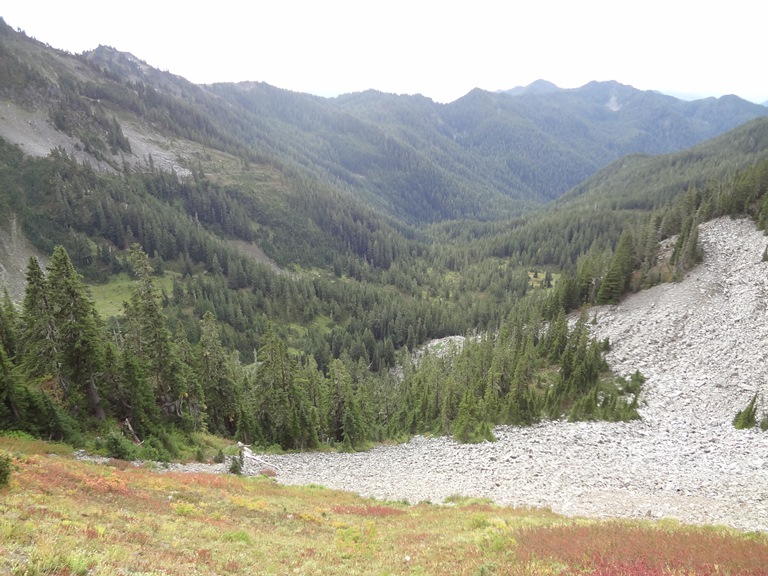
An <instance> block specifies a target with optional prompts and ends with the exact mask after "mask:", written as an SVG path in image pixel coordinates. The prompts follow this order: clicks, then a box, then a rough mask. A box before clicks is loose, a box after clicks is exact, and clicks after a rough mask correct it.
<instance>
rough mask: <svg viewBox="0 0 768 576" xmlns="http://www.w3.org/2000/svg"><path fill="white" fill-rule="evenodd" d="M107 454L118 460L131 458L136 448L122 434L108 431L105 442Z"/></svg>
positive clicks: (134, 454) (133, 456)
mask: <svg viewBox="0 0 768 576" xmlns="http://www.w3.org/2000/svg"><path fill="white" fill-rule="evenodd" d="M105 448H106V450H107V456H109V457H110V458H117V459H118V460H133V459H134V458H135V456H136V448H135V447H134V445H133V444H131V442H130V441H129V440H128V439H126V438H125V437H124V436H123V435H122V434H118V433H116V432H110V433H109V436H107V439H106V442H105Z"/></svg>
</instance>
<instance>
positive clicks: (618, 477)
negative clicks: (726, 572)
mask: <svg viewBox="0 0 768 576" xmlns="http://www.w3.org/2000/svg"><path fill="white" fill-rule="evenodd" d="M700 241H701V244H702V247H703V249H704V253H705V261H704V263H703V264H702V265H700V266H699V267H697V268H696V269H695V270H694V271H692V272H691V273H690V274H689V275H688V276H687V277H686V278H685V279H684V280H683V281H682V282H679V283H676V284H666V285H662V286H657V287H655V288H653V289H651V290H647V291H644V292H641V293H639V294H635V295H632V296H629V297H627V298H626V299H625V300H624V301H623V302H622V303H621V304H619V305H616V306H606V307H598V308H594V309H593V311H592V312H593V313H594V314H595V315H596V319H597V323H596V325H594V326H593V327H592V329H593V331H594V334H595V336H597V337H598V338H600V339H602V338H605V337H608V338H609V339H610V342H611V345H612V347H611V351H610V353H609V354H608V361H609V364H610V365H611V366H612V368H613V369H614V370H615V371H617V372H619V373H623V374H630V373H632V372H634V371H635V370H636V369H639V370H640V371H641V372H642V373H643V374H644V375H645V376H646V377H647V378H648V380H647V382H646V385H645V393H644V402H645V403H644V405H643V407H642V409H641V415H642V420H641V421H637V422H632V423H628V424H626V423H619V424H611V423H605V422H596V423H576V424H570V423H566V422H547V423H543V424H540V425H537V426H534V427H531V428H514V427H499V428H497V429H496V430H495V433H496V436H497V438H498V442H495V443H484V444H479V445H460V444H457V443H456V442H454V441H453V440H452V439H450V438H433V439H427V438H421V437H417V438H414V439H413V440H412V441H410V442H409V443H407V444H400V445H394V446H381V447H377V448H375V449H373V450H371V451H369V452H364V453H354V454H328V453H303V454H289V455H281V456H275V455H258V458H259V466H260V467H261V468H266V467H269V466H272V467H273V468H274V470H276V471H277V472H278V474H277V479H278V481H280V482H284V483H286V484H309V483H315V484H322V485H325V486H329V487H333V488H339V489H344V490H352V491H355V492H359V493H361V494H364V495H369V496H373V497H376V498H381V499H387V500H408V501H410V502H419V501H422V500H429V501H432V502H440V501H442V500H443V499H444V498H445V497H447V496H449V495H457V494H459V495H467V496H477V497H487V498H491V499H493V500H495V501H497V502H499V503H502V504H510V505H514V506H529V507H548V508H551V509H553V510H554V511H557V512H562V513H565V514H574V515H588V516H601V517H616V516H624V517H646V516H650V517H654V518H658V517H674V518H678V519H680V520H681V521H683V522H689V523H712V524H727V525H731V526H735V527H738V528H742V529H747V530H768V433H763V432H760V431H759V430H736V429H734V428H733V426H732V425H731V421H732V419H733V417H734V415H735V414H736V411H737V410H739V409H741V408H743V407H744V406H745V405H746V404H747V402H748V401H749V399H750V398H751V397H752V395H753V394H754V393H755V392H758V393H761V394H763V395H764V397H765V392H766V389H767V388H768V384H767V383H766V378H768V373H767V371H766V367H767V366H768V364H767V363H766V354H768V322H766V320H767V318H766V305H767V304H768V263H764V262H761V256H762V253H763V250H764V249H765V246H766V244H768V239H766V238H765V236H764V235H763V234H762V233H761V232H760V231H758V230H756V229H755V226H754V225H753V224H752V223H751V222H749V221H745V220H730V219H719V220H716V221H712V222H709V223H707V224H704V225H702V227H701V229H700ZM766 400H768V398H766Z"/></svg>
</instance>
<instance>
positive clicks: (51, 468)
mask: <svg viewBox="0 0 768 576" xmlns="http://www.w3.org/2000/svg"><path fill="white" fill-rule="evenodd" d="M46 448H47V447H46V446H45V445H44V444H42V443H39V442H32V441H25V440H19V439H13V440H9V439H5V438H2V437H0V453H2V452H3V451H4V452H5V453H10V454H12V455H13V460H14V466H15V470H14V471H13V472H12V474H11V480H10V484H9V485H8V486H7V487H5V488H2V489H0V518H2V522H0V574H12V575H22V574H29V575H35V574H51V575H53V574H59V575H64V574H68V575H70V574H82V575H89V576H97V575H103V574H110V575H111V574H136V575H138V574H145V575H146V574H169V575H192V574H206V575H208V574H343V575H353V574H381V575H383V574H468V575H473V574H521V575H522V574H530V575H532V574H606V575H607V574H628V575H645V574H677V575H683V574H686V575H688V574H755V575H757V574H766V568H765V567H766V566H768V540H767V539H766V537H765V536H764V535H758V534H744V533H739V532H736V531H732V530H728V529H725V528H717V529H715V528H692V527H685V526H681V525H679V524H678V523H676V522H660V523H655V524H653V523H649V522H637V521H610V522H601V521H596V520H587V519H570V518H564V517H561V516H558V515H556V514H553V513H551V512H548V511H545V510H520V509H511V508H505V507H499V506H495V505H493V504H492V503H490V502H488V501H486V500H472V499H467V498H461V497H454V498H451V499H450V501H451V503H450V505H432V504H426V503H423V504H419V505H415V506H409V505H408V504H406V503H392V502H379V501H374V500H369V499H365V498H362V497H359V496H355V495H353V494H349V493H344V492H338V491H333V490H328V489H324V488H321V487H318V486H307V487H287V486H282V485H280V484H278V483H277V482H275V481H274V480H272V479H270V478H267V477H256V478H241V477H235V476H231V475H218V476H217V475H210V474H202V473H195V474H183V473H172V472H170V473H169V472H166V473H163V472H155V471H152V470H150V469H149V468H146V467H135V466H133V465H131V464H129V463H126V462H121V461H112V462H111V463H110V464H109V465H101V464H95V463H90V462H81V461H77V460H74V459H72V458H70V457H67V456H66V455H63V454H62V450H61V449H60V448H57V449H55V450H53V451H54V452H55V453H56V455H49V454H48V450H47V449H46Z"/></svg>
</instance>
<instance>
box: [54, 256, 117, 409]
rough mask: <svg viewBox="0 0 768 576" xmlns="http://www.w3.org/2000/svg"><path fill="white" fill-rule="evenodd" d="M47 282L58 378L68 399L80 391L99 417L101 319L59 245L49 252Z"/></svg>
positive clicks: (101, 362) (100, 406) (80, 279)
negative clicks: (98, 381) (54, 330)
mask: <svg viewBox="0 0 768 576" xmlns="http://www.w3.org/2000/svg"><path fill="white" fill-rule="evenodd" d="M47 284H48V293H49V295H50V296H49V302H50V306H51V311H52V314H53V322H54V325H55V329H56V339H57V340H58V358H57V363H58V365H59V370H60V371H59V379H60V381H61V382H62V386H64V388H65V389H66V390H67V393H68V395H69V396H70V397H71V401H75V400H76V398H77V397H78V396H81V395H82V396H83V397H84V398H85V399H86V400H87V403H88V407H89V411H90V413H91V415H93V416H95V417H96V418H98V419H99V420H103V419H104V418H105V413H104V408H103V406H102V404H101V398H100V396H99V391H98V387H97V383H96V380H97V378H98V377H99V374H100V372H101V370H102V368H103V360H104V358H103V348H102V342H103V334H102V332H101V322H100V319H99V316H98V314H97V312H96V308H95V306H94V304H93V301H92V300H91V299H90V296H89V295H88V294H87V292H86V287H85V284H83V282H82V277H81V276H80V275H79V274H78V273H77V272H76V271H75V268H74V266H73V265H72V262H71V261H70V259H69V255H68V254H67V251H66V250H65V249H64V248H63V247H62V246H59V247H57V248H56V249H55V250H54V251H53V255H52V256H51V261H50V263H49V265H48V278H47Z"/></svg>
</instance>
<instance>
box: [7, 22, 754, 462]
mask: <svg viewBox="0 0 768 576" xmlns="http://www.w3.org/2000/svg"><path fill="white" fill-rule="evenodd" d="M544 88H545V89H544V90H539V91H538V92H540V93H534V92H536V91H533V92H531V93H529V94H526V93H522V94H518V95H510V94H491V93H488V92H483V91H481V90H474V91H472V92H471V93H469V94H468V95H466V96H465V97H464V98H462V99H460V100H458V101H456V102H453V103H451V104H447V105H442V104H436V103H434V102H432V101H431V100H429V99H427V98H423V97H420V96H394V95H388V94H380V93H377V92H372V91H371V92H364V93H360V94H350V95H345V96H340V97H338V98H334V99H325V98H319V97H315V96H310V95H306V94H297V93H292V92H288V91H285V90H280V89H278V88H274V87H271V86H268V85H266V84H262V83H253V82H250V83H241V84H220V85H213V86H196V85H194V84H191V83H190V82H188V81H186V80H185V79H183V78H180V77H178V76H174V75H173V74H171V73H168V72H161V71H158V70H156V69H153V68H152V67H151V66H149V65H148V64H146V63H144V62H141V61H139V60H137V59H136V58H134V57H133V56H131V55H130V54H126V53H122V52H118V51H117V50H114V49H111V48H107V47H99V48H98V49H96V50H94V51H91V52H88V53H86V54H83V55H79V56H73V55H71V54H67V53H64V52H61V51H57V50H54V49H52V48H50V47H48V46H46V45H44V44H42V43H40V42H37V41H35V40H32V39H30V38H27V37H26V36H25V35H24V34H23V33H20V32H15V31H13V30H11V29H10V27H8V26H5V25H4V24H0V229H3V230H5V231H7V234H6V235H4V236H3V238H5V237H8V238H10V239H11V240H13V239H14V238H18V237H19V234H22V235H23V236H24V237H25V238H26V239H27V240H28V241H29V242H30V244H31V245H32V246H33V247H34V249H35V250H36V251H37V255H38V257H39V258H37V259H35V258H32V259H30V260H29V262H28V263H27V266H26V270H22V269H21V267H20V266H19V262H18V259H16V260H15V261H12V260H10V259H9V260H8V261H4V262H0V264H2V265H3V268H4V270H5V271H6V272H7V271H11V272H12V273H13V274H15V275H16V276H15V281H16V283H17V285H21V284H25V293H24V299H23V303H22V307H21V310H19V308H18V306H17V305H16V304H14V302H13V299H12V298H11V297H10V296H9V297H8V298H3V299H2V306H0V310H1V312H0V332H2V334H0V337H2V348H0V351H2V350H3V349H4V354H5V357H4V358H3V357H2V354H0V361H2V362H4V365H5V366H6V369H5V372H3V374H4V375H8V377H7V379H6V380H5V381H4V384H3V386H5V392H0V397H3V398H4V406H5V410H4V413H3V414H0V417H2V418H3V422H6V423H7V422H13V423H14V424H13V425H14V426H16V425H20V424H19V422H21V423H22V425H23V426H22V428H23V429H25V430H29V431H32V432H33V433H35V434H50V435H56V436H58V437H65V436H67V435H69V434H72V435H73V437H77V432H78V431H81V430H82V429H83V428H86V429H89V430H92V429H94V428H98V426H99V425H100V424H99V423H100V422H102V421H104V420H103V418H106V419H107V420H109V419H110V418H113V419H116V420H118V421H121V422H122V421H124V420H125V419H129V420H130V421H132V422H134V423H135V425H136V427H135V430H136V431H137V432H138V433H139V434H141V435H143V436H153V437H155V438H156V439H162V438H165V436H164V434H166V433H167V432H168V430H173V431H183V432H184V433H191V432H193V431H195V432H196V431H199V430H201V429H204V428H205V429H208V430H210V431H214V432H216V433H219V434H224V435H228V436H235V437H238V438H242V439H247V440H249V441H256V442H258V443H265V444H267V445H269V444H278V445H280V446H282V447H284V448H288V447H290V448H300V449H303V448H306V447H313V446H316V445H318V444H319V443H322V442H326V443H330V444H333V445H339V446H341V445H343V446H345V447H347V448H357V447H360V446H364V445H365V444H366V442H369V441H371V440H381V439H385V438H396V437H398V436H401V435H407V434H413V433H419V432H430V433H452V434H454V435H456V436H457V437H459V438H461V439H464V440H477V439H481V438H488V437H490V435H491V432H490V430H491V427H492V425H493V424H495V423H515V424H531V423H533V422H536V421H538V420H540V419H542V418H544V419H546V418H558V417H560V416H561V415H563V414H567V415H568V417H569V418H573V419H577V420H578V419H590V418H602V419H611V420H624V419H631V418H634V417H636V416H637V412H636V409H637V401H638V388H639V386H640V377H638V380H637V381H633V382H629V383H627V382H624V381H623V380H621V379H615V378H614V376H613V375H611V374H610V373H609V371H607V370H606V365H605V362H604V359H603V354H604V353H605V352H606V350H607V346H608V343H607V342H598V341H595V340H593V339H590V338H589V336H588V333H587V329H586V322H587V318H586V316H585V317H584V318H582V320H581V322H579V323H578V324H577V326H576V327H574V328H573V329H569V327H568V325H567V322H566V321H565V313H566V312H567V311H569V310H572V309H574V308H578V307H579V306H582V305H584V304H593V303H595V302H615V301H618V300H619V299H620V298H621V297H622V296H623V294H625V293H626V292H627V291H629V290H636V289H639V288H640V287H646V286H651V285H654V284H656V283H658V282H659V281H661V280H665V279H669V278H673V277H680V276H681V275H682V274H683V273H684V271H685V270H686V269H688V268H690V266H691V265H693V264H694V263H695V262H696V261H697V260H698V258H699V256H700V254H699V251H698V245H697V236H696V230H697V229H698V228H697V225H698V223H699V222H701V221H705V220H706V219H708V218H710V217H712V216H716V215H722V214H733V215H742V214H749V215H751V216H754V217H755V219H756V220H757V221H758V222H759V224H760V226H761V227H765V224H766V221H768V204H766V201H764V200H763V199H764V198H765V193H766V190H765V186H764V180H765V177H766V174H767V173H768V169H766V166H768V165H765V164H757V165H754V166H753V164H755V163H756V162H758V161H759V160H760V159H761V158H764V154H765V148H766V147H765V146H764V143H765V142H766V138H765V132H766V130H768V128H767V127H768V122H766V121H765V120H760V119H757V120H753V121H752V122H751V123H747V124H744V125H742V126H740V127H737V128H735V129H734V130H732V131H730V132H728V133H726V135H723V136H721V137H720V138H719V139H716V140H712V141H709V142H706V143H704V144H701V145H700V147H699V148H694V149H688V150H687V151H684V152H677V153H669V154H667V155H659V156H654V157H648V159H647V160H645V162H647V166H649V167H650V168H648V170H649V172H648V173H649V174H655V173H664V170H665V169H666V168H665V167H667V166H669V165H671V166H674V167H676V168H679V169H680V173H679V175H677V176H675V177H674V178H672V177H670V178H669V179H666V180H665V181H664V182H663V184H664V186H666V188H664V189H663V191H662V192H658V191H656V190H655V189H654V188H653V186H649V185H648V184H647V183H644V182H643V181H642V177H644V175H645V174H646V173H645V172H643V171H640V170H638V171H631V172H630V173H629V174H628V175H627V176H626V178H623V179H622V180H619V181H616V182H615V183H614V184H613V185H612V186H609V187H605V188H602V189H598V188H595V190H594V191H592V192H582V191H580V190H576V191H574V192H572V193H570V194H568V195H566V196H562V194H563V192H565V190H566V189H567V188H569V187H570V186H571V185H572V184H573V183H576V182H578V181H580V180H581V179H582V178H584V177H586V176H589V175H591V174H593V173H594V171H595V170H596V169H597V168H599V167H600V166H602V165H604V164H605V163H607V162H610V161H611V160H612V159H614V158H618V157H619V156H620V155H622V154H625V153H626V152H629V151H632V152H638V151H644V152H645V153H649V154H650V153H655V152H658V151H659V150H672V149H675V148H676V147H678V146H682V145H686V144H685V142H687V141H689V140H690V141H691V142H693V141H699V140H700V139H703V138H706V137H708V136H709V135H710V134H711V133H716V132H718V131H720V130H723V129H725V127H727V126H729V125H730V124H731V123H733V124H734V125H735V124H736V123H738V122H741V121H742V120H744V119H745V118H750V117H753V116H765V114H766V109H764V108H762V107H759V106H758V107H755V106H753V105H751V104H749V103H746V102H744V101H742V100H739V99H737V98H721V99H718V100H710V101H700V102H698V103H683V102H681V101H678V100H675V99H673V98H672V99H670V98H668V97H662V96H660V95H658V94H655V93H651V92H640V91H637V90H635V89H633V88H631V87H628V86H621V85H619V84H616V83H592V84H589V85H587V86H585V87H583V88H580V89H576V90H559V89H558V90H553V89H551V87H546V86H545V87H544ZM633 158H635V157H630V158H625V159H622V160H619V161H618V162H619V163H620V164H618V165H616V166H609V167H607V168H606V169H605V172H604V174H607V175H610V174H613V173H619V172H621V170H622V168H621V166H624V165H631V164H632V162H633V161H634V160H633ZM702 167H706V171H705V172H706V174H708V175H709V174H711V176H707V178H710V177H711V178H714V179H717V180H716V181H715V182H713V183H710V182H709V181H707V183H706V185H705V187H704V188H703V189H699V188H697V186H699V184H700V171H702V170H703V168H702ZM742 168H744V172H738V173H737V171H738V170H740V169H742ZM636 177H637V178H638V179H639V181H640V182H641V183H640V184H635V183H634V179H635V178H636ZM601 178H603V177H602V176H601ZM603 179H605V178H603ZM599 181H602V180H599ZM556 198H560V200H557V203H556V205H554V207H551V205H550V204H545V202H547V201H550V200H551V199H556ZM534 211H535V213H534ZM672 235H678V238H679V240H678V242H677V244H676V246H675V249H674V254H673V255H672V258H670V259H669V261H666V260H665V259H663V258H659V252H658V243H659V241H660V240H662V239H665V238H667V237H669V236H672ZM14 242H15V241H14ZM6 244H8V243H7V242H6ZM17 244H18V245H21V244H20V243H17ZM25 250H26V252H25V253H29V249H28V248H25ZM4 253H9V251H8V250H7V249H5V250H4V251H0V255H2V254H4ZM47 257H51V260H50V262H49V263H48V265H47V266H45V267H44V266H41V265H40V262H39V261H40V260H43V259H44V258H47ZM44 268H45V271H44ZM46 271H47V274H46ZM81 275H82V276H81ZM83 276H84V277H85V279H86V280H87V282H88V283H90V284H91V285H92V286H93V291H94V292H98V291H99V290H114V291H115V292H116V293H117V296H116V297H115V298H116V299H117V304H116V305H115V306H113V307H112V308H110V309H109V311H108V312H106V313H104V314H103V315H102V314H100V313H99V311H98V310H97V308H96V305H95V304H94V303H93V302H92V301H91V298H90V296H89V289H88V288H87V287H86V285H85V284H84V283H83ZM18 295H19V292H18V291H17V292H16V299H17V300H18ZM121 303H122V305H121ZM69 305H73V306H75V305H76V306H75V308H76V309H75V310H73V311H72V312H71V314H66V313H64V310H66V309H67V306H69ZM73 319H74V320H73ZM457 334H465V335H468V336H472V337H471V338H468V339H467V342H468V344H467V345H466V346H465V348H464V349H462V350H460V351H456V356H455V357H451V358H449V359H445V360H440V361H437V360H434V361H427V362H424V363H422V364H419V365H411V366H409V362H410V352H411V351H413V350H414V349H416V348H418V347H419V346H421V345H422V344H423V343H424V342H426V341H428V340H430V339H433V338H440V337H444V336H449V335H457ZM478 335H484V336H481V337H475V336H478ZM73 339H74V340H77V339H80V342H79V344H78V345H81V346H86V347H87V348H88V349H87V351H84V352H81V353H78V352H77V350H78V348H77V346H75V344H73V342H71V341H70V340H73ZM147 342H150V343H151V344H150V345H147V344H146V343H147ZM41 351H43V352H41ZM396 367H399V368H400V369H401V370H402V377H399V376H396V375H397V374H400V373H399V372H398V370H397V368H396ZM73 383H74V384H73ZM3 394H5V395H4V396H3ZM24 415H28V416H29V418H26V416H24ZM84 415H87V418H86V417H85V416H84ZM73 418H74V420H72V419H73ZM51 426H54V427H56V426H58V428H56V429H55V430H54V429H52V428H51ZM159 441H160V440H158V442H159ZM166 444H168V443H167V442H166V443H165V444H164V446H165V448H163V450H165V451H166V453H170V452H172V450H171V449H170V448H169V447H168V445H166ZM155 449H158V445H157V443H155Z"/></svg>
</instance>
